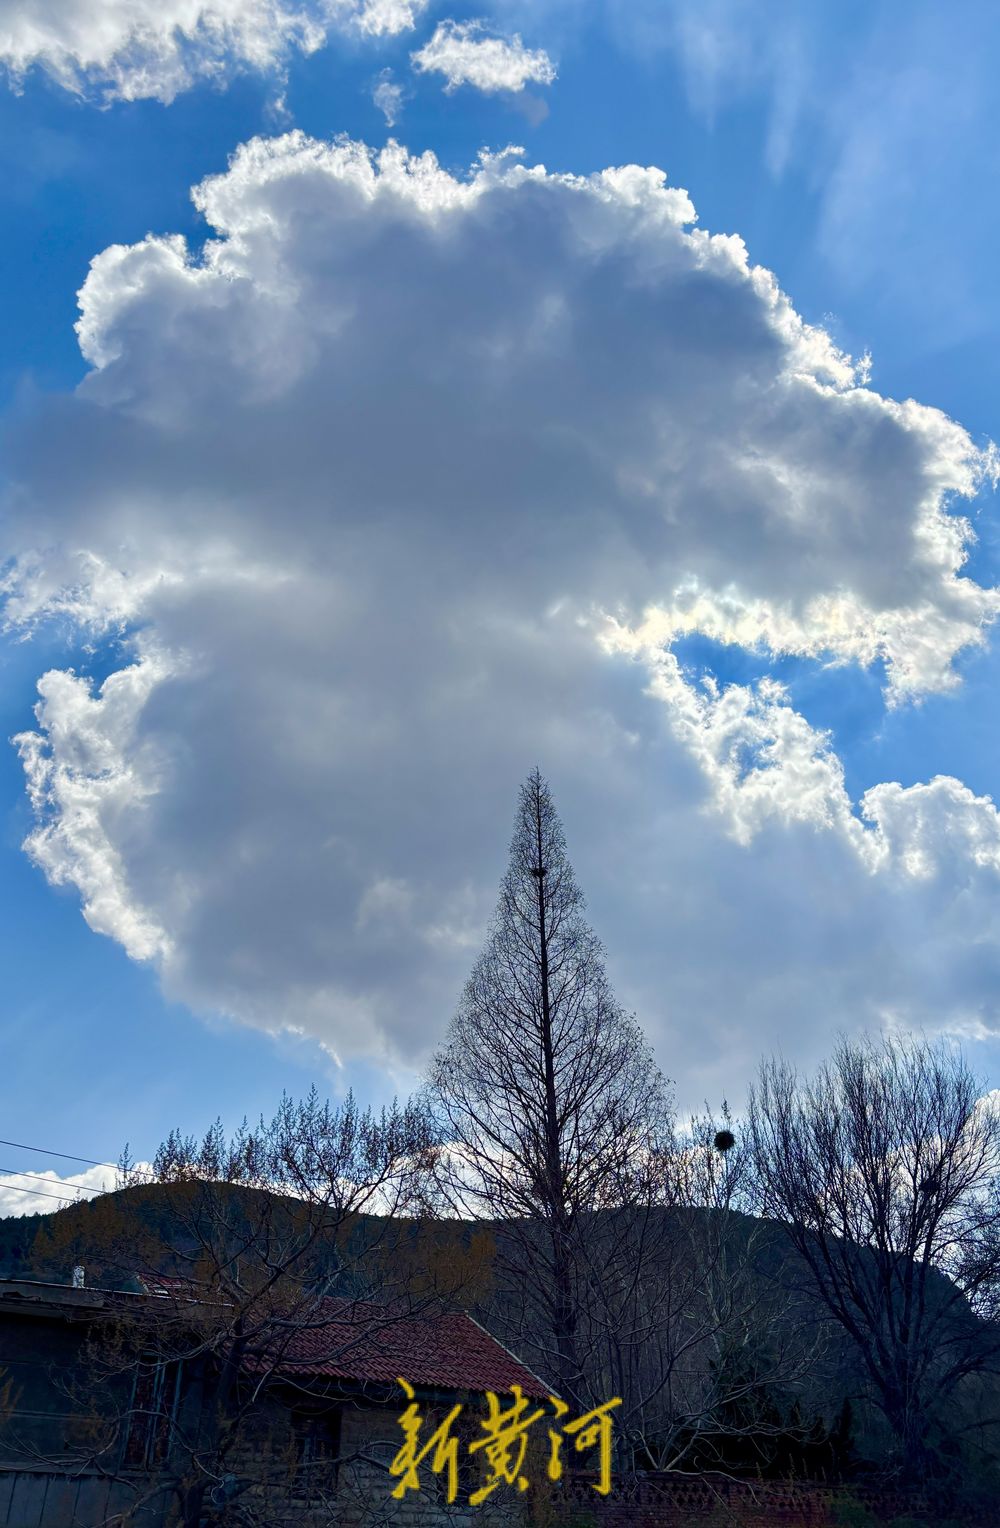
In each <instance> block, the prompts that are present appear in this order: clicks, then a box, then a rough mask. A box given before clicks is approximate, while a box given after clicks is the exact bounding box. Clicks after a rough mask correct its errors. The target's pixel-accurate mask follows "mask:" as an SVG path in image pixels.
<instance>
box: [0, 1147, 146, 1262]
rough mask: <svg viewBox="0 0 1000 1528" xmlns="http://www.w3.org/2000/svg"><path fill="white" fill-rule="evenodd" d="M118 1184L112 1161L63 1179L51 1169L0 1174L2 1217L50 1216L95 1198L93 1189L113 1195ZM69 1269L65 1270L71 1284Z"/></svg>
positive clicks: (0, 1212)
mask: <svg viewBox="0 0 1000 1528" xmlns="http://www.w3.org/2000/svg"><path fill="white" fill-rule="evenodd" d="M117 1181H118V1170H117V1168H116V1167H114V1166H113V1165H112V1164H111V1163H110V1162H108V1163H105V1164H104V1166H102V1167H84V1168H81V1169H80V1171H79V1172H75V1173H72V1174H70V1175H68V1176H66V1177H60V1176H59V1174H58V1173H55V1172H53V1171H52V1170H51V1168H39V1169H38V1170H37V1171H32V1172H29V1173H2V1174H0V1217H3V1216H6V1215H49V1214H51V1213H52V1212H53V1211H57V1210H59V1209H63V1208H65V1206H66V1205H68V1204H74V1203H75V1202H77V1201H78V1200H87V1199H93V1198H95V1195H94V1193H93V1190H94V1189H99V1190H100V1191H101V1192H102V1193H106V1192H110V1190H112V1189H113V1188H115V1186H116V1184H117ZM70 1271H71V1270H70V1269H69V1268H67V1269H66V1282H67V1283H68V1282H69V1276H70Z"/></svg>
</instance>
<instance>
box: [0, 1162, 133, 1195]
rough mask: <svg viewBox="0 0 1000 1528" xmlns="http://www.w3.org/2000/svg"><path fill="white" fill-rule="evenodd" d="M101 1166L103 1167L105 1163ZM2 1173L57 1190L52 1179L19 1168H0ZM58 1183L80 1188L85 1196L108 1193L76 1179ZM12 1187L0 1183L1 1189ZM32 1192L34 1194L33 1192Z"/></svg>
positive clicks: (92, 1184) (64, 1179) (63, 1180)
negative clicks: (31, 1180) (45, 1184)
mask: <svg viewBox="0 0 1000 1528" xmlns="http://www.w3.org/2000/svg"><path fill="white" fill-rule="evenodd" d="M101 1165H102V1166H103V1163H102V1164H101ZM0 1173H11V1174H12V1175H13V1176H14V1177H15V1178H34V1180H35V1182H36V1183H47V1184H48V1185H49V1187H50V1188H55V1186H56V1184H55V1183H54V1182H53V1181H52V1179H51V1178H44V1177H42V1176H41V1175H40V1174H39V1173H25V1172H22V1171H21V1169H20V1168H19V1167H0ZM57 1181H58V1182H59V1183H65V1184H66V1186H67V1187H68V1188H80V1189H83V1192H84V1193H85V1194H104V1193H107V1190H106V1189H103V1188H98V1187H97V1185H96V1184H94V1183H78V1182H77V1181H76V1179H75V1178H59V1179H58V1180H57ZM10 1187H11V1185H10V1184H9V1183H6V1184H5V1183H0V1188H10ZM32 1192H33V1190H32Z"/></svg>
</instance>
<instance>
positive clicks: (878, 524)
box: [8, 133, 1000, 1103]
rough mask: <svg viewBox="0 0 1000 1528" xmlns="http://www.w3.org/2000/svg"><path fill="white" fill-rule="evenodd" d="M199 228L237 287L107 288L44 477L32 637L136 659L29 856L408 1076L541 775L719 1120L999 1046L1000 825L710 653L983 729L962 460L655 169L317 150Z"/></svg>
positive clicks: (55, 746)
mask: <svg viewBox="0 0 1000 1528" xmlns="http://www.w3.org/2000/svg"><path fill="white" fill-rule="evenodd" d="M195 199H196V202H197V205H198V206H199V208H200V209H201V210H202V211H203V213H204V215H205V217H206V219H207V221H208V223H209V224H210V226H211V228H212V231H213V237H212V238H211V239H210V241H209V242H208V244H207V245H206V246H205V249H204V251H203V253H201V254H199V255H197V256H196V255H193V254H192V253H191V252H190V251H189V249H188V248H187V246H186V245H185V243H184V241H183V240H182V239H179V238H148V239H146V240H143V241H142V242H141V243H139V244H137V245H134V246H131V247H128V248H125V247H122V246H115V247H112V248H111V249H108V250H106V251H104V252H103V254H101V255H100V256H99V257H98V258H97V259H96V260H95V262H94V264H93V266H92V269H91V272H90V275H89V276H88V279H87V282H86V284H85V286H84V289H83V292H82V294H81V307H82V313H81V321H80V331H79V332H80V340H81V344H82V346H83V349H84V353H85V355H86V356H87V358H88V359H89V361H90V363H91V367H92V370H91V372H90V374H89V375H88V377H87V378H86V380H85V381H84V383H83V384H82V385H81V387H80V388H79V390H78V391H77V393H76V394H75V395H74V396H73V397H72V398H71V399H64V400H55V401H53V402H50V403H47V404H42V405H40V412H39V414H38V416H37V418H36V419H35V421H34V423H33V424H29V425H28V426H26V427H25V428H24V429H23V430H22V432H21V439H20V442H19V446H18V448H17V453H15V456H14V459H13V460H12V462H11V465H10V469H9V470H10V473H11V476H12V478H13V479H14V480H15V483H16V486H15V490H14V492H13V494H12V497H11V503H10V510H9V524H10V531H9V539H10V542H11V547H12V551H13V552H14V554H15V565H14V569H13V572H12V573H11V575H10V577H9V580H8V596H9V604H8V615H9V619H11V620H12V621H13V622H15V623H16V624H17V625H18V626H19V627H23V628H24V629H26V630H30V629H31V627H32V625H33V623H37V622H41V621H45V620H46V619H50V618H58V619H60V620H62V621H66V620H69V621H71V622H73V623H75V624H76V625H77V626H78V627H79V628H80V630H81V632H82V633H85V634H86V636H87V639H88V640H89V641H91V642H94V641H100V640H104V641H105V642H110V643H112V644H113V643H114V642H117V643H118V644H119V645H118V648H117V653H116V654H113V655H112V656H116V658H117V662H115V663H113V664H112V668H113V672H112V673H111V675H110V677H108V678H106V679H104V680H103V683H101V684H97V683H91V681H90V680H89V679H88V678H87V677H86V674H85V672H82V671H81V672H77V673H75V674H71V673H49V674H47V675H46V676H45V677H44V679H43V681H42V698H41V702H40V707H39V712H38V724H37V727H36V728H35V729H33V731H32V733H30V734H29V735H27V736H25V737H24V738H22V740H21V746H22V748H23V750H24V757H25V762H26V765H27V768H28V777H29V784H30V786H31V788H32V790H33V792H34V801H35V809H36V814H37V828H36V831H35V833H34V834H33V835H32V837H31V839H30V840H29V852H31V853H32V854H33V855H34V857H35V859H36V860H37V861H38V863H39V864H40V865H41V866H42V868H43V869H44V871H45V873H46V874H47V875H48V876H49V877H50V879H52V880H53V881H56V882H61V883H69V884H73V885H75V886H76V887H77V888H78V890H79V892H80V894H81V897H82V900H83V902H84V910H85V914H86V916H87V917H88V919H89V920H90V922H91V923H92V925H93V926H94V927H95V928H98V929H100V930H101V931H102V932H105V933H107V934H109V935H110V936H111V937H113V938H115V939H117V940H119V941H120V942H121V943H122V944H123V946H124V947H125V948H127V949H128V950H130V952H131V953H133V954H134V955H136V956H137V957H140V958H147V959H150V960H153V961H155V962H156V964H157V966H158V968H159V970H160V972H161V974H162V979H163V982H164V985H165V988H166V990H167V991H168V992H169V993H170V995H172V996H174V997H178V998H181V999H183V1000H185V1001H187V1002H189V1003H191V1004H192V1005H193V1006H195V1007H196V1008H200V1009H203V1010H212V1009H215V1010H223V1011H225V1012H227V1013H230V1014H233V1015H235V1016H236V1017H238V1018H240V1019H242V1020H243V1021H245V1022H248V1023H252V1024H257V1025H261V1026H264V1027H269V1028H277V1027H279V1026H281V1025H289V1026H294V1027H295V1028H296V1029H298V1030H300V1031H304V1032H307V1033H309V1034H312V1035H314V1036H317V1037H318V1038H319V1039H320V1040H321V1041H322V1042H323V1043H324V1044H325V1045H327V1046H328V1047H329V1048H330V1049H331V1051H332V1052H333V1053H335V1054H338V1055H343V1056H345V1057H348V1056H350V1055H352V1054H359V1053H365V1054H381V1055H384V1056H389V1057H395V1058H398V1057H400V1056H403V1057H407V1058H410V1059H413V1058H415V1057H418V1056H419V1055H420V1054H421V1052H422V1051H423V1050H424V1049H425V1048H426V1046H427V1045H428V1044H430V1043H432V1042H433V1041H434V1040H435V1038H436V1037H437V1036H438V1034H440V1032H441V1029H442V1026H443V1024H444V1021H445V1019H446V1018H447V1015H448V1013H449V1011H450V1009H451V1006H452V1004H453V1002H454V1000H455V997H456V994H457V991H458V989H459V986H460V984H461V982H462V980H463V979H464V976H465V974H466V971H467V968H468V965H469V962H470V957H471V953H472V951H473V950H474V948H475V944H476V942H477V939H478V937H479V936H480V935H481V932H482V930H483V929H484V927H485V922H486V919H487V917H488V915H489V912H490V909H491V905H492V901H493V897H494V894H495V888H496V884H497V881H498V879H499V876H500V873H501V871H502V868H503V859H504V851H505V844H506V837H507V831H508V823H509V819H510V813H511V811H512V806H513V800H514V796H515V792H516V786H517V784H518V781H519V780H520V779H521V778H522V777H523V775H524V774H525V773H526V772H527V770H528V769H529V768H531V766H532V765H533V764H535V763H536V762H538V763H539V764H540V765H541V767H542V768H543V770H544V771H545V772H546V773H547V774H548V775H549V776H550V777H551V779H552V782H553V786H554V788H555V791H556V798H557V802H558V803H559V805H560V807H561V808H562V810H563V813H564V816H565V818H566V824H567V831H568V836H569V842H570V846H571V849H572V852H573V856H574V860H575V862H576V864H577V868H578V870H579V872H580V877H581V881H582V883H583V885H584V887H585V888H586V889H587V891H588V892H589V893H590V896H591V905H592V911H593V917H594V922H595V924H596V926H597V928H598V930H599V932H600V933H601V934H602V936H603V937H604V939H605V940H606V943H607V944H608V947H609V950H610V952H611V957H612V970H613V974H614V977H615V979H616V981H617V982H618V985H619V988H620V990H621V992H622V996H623V998H625V1000H626V1001H628V1002H629V1003H630V1004H631V1005H634V1006H635V1007H636V1009H637V1010H638V1012H639V1014H640V1017H641V1018H642V1020H643V1022H644V1023H645V1024H646V1025H647V1026H648V1027H649V1029H650V1031H651V1033H652V1034H653V1036H654V1038H655V1039H656V1041H657V1043H658V1045H659V1046H660V1049H661V1054H662V1057H663V1060H664V1063H665V1065H666V1066H667V1069H668V1070H669V1071H672V1072H676V1071H681V1070H683V1071H684V1072H685V1074H686V1076H687V1078H688V1080H689V1085H690V1086H692V1087H693V1089H694V1093H693V1098H692V1101H693V1102H695V1103H697V1102H698V1100H699V1097H700V1096H702V1091H701V1090H702V1088H705V1089H708V1088H711V1090H712V1092H713V1093H714V1092H716V1091H721V1090H722V1089H723V1088H726V1087H728V1088H730V1089H732V1090H734V1091H735V1090H736V1088H737V1087H738V1084H739V1082H740V1081H741V1080H742V1079H743V1077H745V1075H746V1071H747V1068H748V1067H749V1066H750V1065H751V1064H752V1062H753V1060H754V1059H755V1057H756V1055H757V1053H758V1052H759V1051H760V1049H762V1048H770V1047H771V1046H772V1045H774V1044H777V1043H782V1044H783V1045H784V1046H785V1048H786V1050H787V1051H788V1052H789V1054H790V1055H795V1054H798V1055H800V1056H809V1057H812V1056H813V1055H815V1052H816V1050H817V1049H823V1048H825V1045H826V1043H827V1041H828V1038H829V1034H830V1032H831V1030H832V1029H833V1028H834V1027H837V1026H839V1025H841V1024H850V1023H854V1022H857V1023H877V1022H884V1021H888V1020H890V1019H892V1020H893V1021H894V1022H906V1023H941V1024H948V1025H950V1026H952V1027H964V1028H965V1029H966V1030H967V1032H971V1031H972V1029H973V1028H974V1027H975V1026H976V1025H978V1026H980V1027H981V1028H984V1029H996V1028H998V1027H1000V1012H998V1009H997V1001H996V993H997V991H998V990H1000V984H998V980H997V978H998V975H1000V971H998V970H997V966H998V960H997V958H996V957H995V956H994V955H993V954H992V950H993V941H992V939H991V937H990V935H989V931H990V929H991V928H992V927H993V926H994V924H995V920H996V917H997V915H998V913H1000V869H998V860H1000V855H998V849H997V844H998V830H997V816H996V811H995V809H994V807H993V804H992V802H990V801H989V800H987V799H986V798H983V797H976V796H974V795H973V794H972V793H971V792H970V791H969V790H968V789H967V788H966V787H965V786H963V785H962V784H961V783H960V782H959V781H958V780H954V779H950V778H938V779H935V780H933V781H931V782H930V783H929V784H927V785H921V786H914V787H910V788H909V789H904V788H903V787H902V786H899V785H892V784H891V783H884V784H875V785H873V787H872V788H871V789H870V790H869V791H868V792H867V793H866V795H865V796H864V798H863V799H862V801H861V802H859V803H853V802H852V801H851V799H850V797H849V795H848V793H847V790H846V787H845V783H844V774H843V768H842V764H841V761H840V760H839V759H838V758H837V756H836V753H835V752H834V749H833V747H832V744H831V742H830V740H829V739H827V738H825V737H824V736H823V735H822V734H820V733H818V732H816V730H815V729H814V728H813V727H812V726H811V725H810V724H809V722H808V720H807V719H806V718H805V717H803V716H801V715H799V714H797V713H796V711H795V710H794V709H793V708H792V706H791V705H790V704H789V703H788V701H787V698H786V697H785V696H784V695H783V693H782V692H781V690H780V689H779V688H778V687H777V686H775V685H774V684H773V682H771V681H765V682H763V683H762V684H761V685H759V686H757V687H747V686H736V687H730V688H728V689H724V688H723V689H717V690H716V691H712V689H711V688H708V689H706V688H705V687H704V686H698V685H697V684H696V683H695V682H694V681H693V680H692V678H691V677H690V676H689V675H687V674H686V673H685V672H684V671H683V669H682V668H681V667H680V665H679V663H678V661H677V659H676V657H675V655H674V654H673V653H672V652H671V651H670V650H669V649H670V644H671V643H672V642H673V641H674V640H675V638H677V637H679V636H680V637H683V636H686V635H692V634H696V635H702V636H708V637H711V638H713V639H715V640H717V641H719V642H723V643H730V644H736V645H739V646H742V647H749V648H753V649H754V650H755V651H757V652H758V653H761V654H763V655H766V654H767V653H769V652H771V653H793V654H799V655H801V656H803V657H805V658H809V659H815V660H818V661H822V662H827V663H828V662H831V661H832V662H835V663H837V664H840V665H842V666H847V665H851V664H871V663H873V662H876V661H881V662H882V663H884V665H885V669H886V676H887V677H886V682H887V686H888V693H889V697H890V699H891V700H893V701H894V702H896V703H899V702H902V701H905V700H906V699H907V698H908V697H920V696H923V695H927V694H933V693H934V692H938V691H942V690H946V689H948V688H949V687H951V686H952V685H953V684H954V672H953V660H954V659H955V657H956V655H957V654H959V653H960V652H962V650H963V649H966V648H968V647H969V646H970V645H973V644H976V643H979V642H981V640H982V633H983V630H984V628H985V626H986V625H987V624H988V623H989V622H991V621H992V620H993V619H994V617H995V614H996V610H997V600H998V595H997V593H996V591H993V590H990V589H984V588H982V587H980V586H979V585H978V584H976V583H975V582H974V581H973V580H971V579H969V578H967V577H965V576H963V567H962V564H963V558H964V555H965V549H966V547H967V545H968V543H969V540H970V538H971V529H970V527H969V525H968V523H967V521H966V520H965V518H963V516H962V515H961V514H959V513H957V509H956V506H957V504H958V503H959V502H960V501H961V499H962V497H963V496H968V495H970V494H972V493H973V492H974V491H975V490H976V488H977V485H978V484H979V483H980V481H981V480H982V478H983V475H984V474H986V473H988V471H989V470H990V458H989V457H988V456H987V455H986V454H984V453H982V452H979V451H978V450H977V449H976V447H975V446H974V445H973V443H972V441H971V440H970V439H969V437H968V436H967V435H966V434H965V432H964V431H963V430H962V429H961V428H960V427H959V426H958V425H957V424H955V423H954V422H953V421H951V420H949V419H947V418H945V417H944V416H943V415H942V414H941V413H940V412H938V411H936V410H933V409H928V408H923V407H921V406H920V405H918V404H916V403H914V402H908V403H905V404H897V403H894V402H893V401H891V400H889V399H885V398H882V397H880V396H879V395H878V394H877V393H875V392H874V391H872V390H871V389H870V388H868V387H866V386H863V385H859V381H858V373H857V368H856V367H855V365H854V363H853V362H852V361H851V359H850V357H848V356H845V355H843V354H842V353H841V352H839V351H838V350H837V349H836V347H835V346H834V345H833V344H832V343H831V341H830V340H829V338H828V336H827V335H825V334H824V333H823V331H822V330H820V329H816V328H811V327H810V326H808V325H806V324H805V323H803V321H802V320H801V319H800V318H799V316H798V315H797V314H796V313H795V311H794V309H793V308H792V306H791V304H790V302H789V300H788V299H787V297H785V296H784V294H783V293H782V292H781V291H780V289H779V288H778V286H777V283H776V281H775V279H774V277H773V276H771V275H770V273H768V272H766V271H764V270H761V269H760V268H759V267H754V266H753V265H752V264H751V263H750V261H749V258H748V256H747V252H746V250H745V249H744V246H743V244H742V243H741V241H740V240H739V239H737V238H733V237H729V236H726V237H719V236H711V235H709V234H708V233H705V232H703V231H701V230H699V229H698V228H697V227H696V226H694V210H693V208H692V206H691V203H690V200H689V198H688V196H687V194H686V193H685V192H684V191H681V190H677V189H674V188H671V187H669V186H668V185H666V183H665V179H664V177H663V175H662V174H661V173H660V172H659V171H657V170H653V169H642V168H639V167H635V166H631V167H626V168H623V169H613V170H608V171H605V172H603V173H601V174H597V175H594V176H591V177H588V178H577V177H573V176H565V175H554V174H547V173H546V172H545V171H544V170H543V169H541V168H526V167H524V166H522V165H521V164H519V163H518V162H517V158H516V156H511V155H509V154H508V155H506V156H500V157H498V158H489V157H487V158H484V160H483V161H482V162H481V163H480V164H478V165H477V166H476V167H474V169H473V171H472V173H471V174H470V175H469V176H468V177H465V178H459V177H455V176H452V175H449V174H448V173H446V172H445V171H444V170H442V169H441V168H440V166H439V165H438V164H437V163H436V161H435V160H434V159H433V158H432V157H431V156H429V155H423V156H420V157H416V158H410V157H408V156H407V154H406V153H405V151H404V150H403V149H401V148H399V147H398V146H397V145H395V144H390V145H389V146H388V148H387V149H385V150H384V151H383V152H382V153H381V154H380V155H378V156H374V157H373V156H372V155H370V154H369V153H368V151H366V150H365V149H364V148H363V147H362V146H360V145H356V144H351V143H347V142H337V143H334V144H325V143H318V142H316V141H314V140H312V139H309V138H307V137H306V136H304V135H303V134H301V133H290V134H287V135H285V136H284V137H281V138H277V139H273V140H254V141H253V142H252V143H250V144H247V145H245V146H244V147H243V148H242V149H241V150H240V151H239V152H238V153H237V154H236V155H235V156H234V158H233V160H232V162H231V165H230V167H229V169H228V170H227V171H226V172H225V173H224V174H221V175H218V176H214V177H211V178H209V179H208V180H207V181H205V182H204V183H203V184H202V185H201V186H200V187H199V188H198V189H197V191H196V193H195ZM83 667H84V666H83V665H81V669H82V668H83ZM105 671H106V670H105ZM734 1078H735V1079H736V1080H735V1081H734ZM692 1079H693V1081H692Z"/></svg>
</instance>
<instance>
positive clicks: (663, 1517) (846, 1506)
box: [533, 1474, 1000, 1528]
mask: <svg viewBox="0 0 1000 1528" xmlns="http://www.w3.org/2000/svg"><path fill="white" fill-rule="evenodd" d="M533 1515H534V1517H535V1521H536V1525H537V1528H566V1525H571V1528H840V1525H842V1524H859V1525H860V1524H864V1523H866V1522H868V1523H871V1522H872V1521H873V1520H874V1521H875V1522H879V1523H886V1524H888V1523H891V1522H893V1520H897V1521H898V1520H900V1519H903V1520H907V1519H908V1520H911V1521H913V1522H916V1523H926V1524H927V1525H932V1524H937V1523H939V1522H943V1521H954V1522H958V1523H961V1524H962V1525H963V1528H997V1523H998V1522H1000V1511H998V1509H997V1508H996V1507H991V1508H987V1507H984V1508H982V1509H980V1510H978V1511H975V1510H973V1511H970V1510H969V1509H968V1508H965V1509H959V1508H957V1507H955V1508H953V1509H952V1510H949V1508H948V1505H947V1503H945V1504H942V1503H936V1504H935V1503H932V1502H931V1501H930V1500H929V1499H928V1497H927V1496H926V1495H925V1494H923V1493H922V1492H920V1491H902V1490H897V1491H890V1490H885V1489H882V1490H878V1489H872V1488H864V1487H855V1488H851V1489H847V1488H843V1489H839V1488H834V1487H829V1486H822V1485H814V1484H809V1483H806V1482H792V1483H785V1482H780V1481H762V1482H759V1483H757V1482H753V1483H752V1482H748V1481H735V1480H730V1479H729V1478H728V1477H727V1476H724V1475H692V1476H684V1475H679V1474H670V1475H665V1476H653V1477H647V1478H646V1479H645V1480H643V1481H641V1482H639V1483H636V1484H634V1485H631V1486H619V1487H616V1488H615V1489H614V1490H613V1491H612V1493H611V1495H610V1496H609V1497H607V1498H603V1497H601V1496H599V1495H597V1493H596V1492H595V1491H594V1490H593V1488H592V1485H591V1484H590V1482H589V1481H587V1480H585V1479H581V1478H579V1477H578V1478H576V1479H574V1480H572V1481H567V1482H564V1483H563V1485H562V1486H561V1487H560V1488H559V1489H558V1490H557V1491H553V1493H552V1495H551V1496H550V1497H548V1498H541V1499H540V1498H538V1497H537V1496H536V1499H535V1502H534V1512H533Z"/></svg>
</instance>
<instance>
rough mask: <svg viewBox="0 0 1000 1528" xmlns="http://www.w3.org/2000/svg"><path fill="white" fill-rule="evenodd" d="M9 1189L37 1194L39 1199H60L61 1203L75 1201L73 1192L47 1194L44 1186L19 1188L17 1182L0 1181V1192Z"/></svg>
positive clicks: (13, 1192)
mask: <svg viewBox="0 0 1000 1528" xmlns="http://www.w3.org/2000/svg"><path fill="white" fill-rule="evenodd" d="M47 1181H48V1180H47V1179H46V1182H47ZM8 1189H9V1190H10V1192H11V1193H12V1194H37V1195H38V1197H39V1199H58V1200H59V1203H60V1204H72V1203H73V1195H72V1194H47V1193H46V1192H45V1190H44V1189H42V1188H18V1186H17V1184H16V1183H0V1193H6V1192H7V1190H8Z"/></svg>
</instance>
